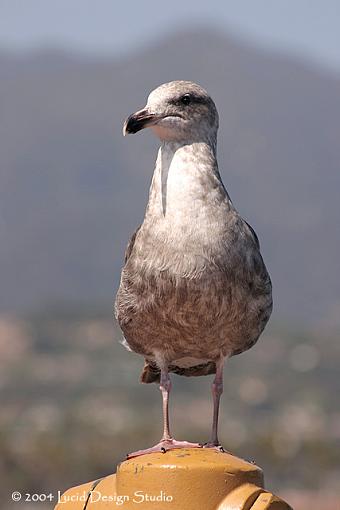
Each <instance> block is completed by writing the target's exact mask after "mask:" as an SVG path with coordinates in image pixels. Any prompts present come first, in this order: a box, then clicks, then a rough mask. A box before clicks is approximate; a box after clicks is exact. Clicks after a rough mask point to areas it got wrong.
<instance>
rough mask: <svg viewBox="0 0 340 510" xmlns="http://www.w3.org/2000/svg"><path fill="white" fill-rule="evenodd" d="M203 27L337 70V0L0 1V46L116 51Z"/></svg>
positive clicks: (339, 23) (339, 4)
mask: <svg viewBox="0 0 340 510" xmlns="http://www.w3.org/2000/svg"><path fill="white" fill-rule="evenodd" d="M202 24H207V25H208V26H215V27H217V28H219V29H220V30H221V31H224V32H226V33H231V34H236V35H238V36H239V37H241V38H243V39H245V40H246V41H249V42H250V43H251V44H253V43H255V44H258V45H261V46H264V47H266V48H270V49H274V50H275V49H278V50H281V51H285V52H288V53H293V54H297V55H300V56H302V57H307V58H308V59H309V60H311V61H315V62H316V63H319V64H322V65H323V66H326V67H331V68H334V69H337V70H340V28H339V27H340V1H339V0H225V1H222V0H209V1H206V2H199V1H197V0H196V1H194V0H187V1H186V2H183V1H179V0H168V1H164V0H163V1H162V0H144V1H143V0H140V1H136V0H130V1H125V2H121V1H115V0H97V1H95V0H0V47H2V48H9V49H16V50H22V49H24V50H26V49H30V48H31V47H36V46H38V47H39V46H46V45H48V46H58V47H63V48H72V49H76V50H80V51H84V52H90V53H111V54H115V55H120V54H122V53H123V52H129V51H131V50H134V49H135V48H137V47H140V46H143V45H147V44H149V43H150V42H152V41H153V40H155V39H157V38H158V37H159V36H161V35H162V34H166V33H169V32H171V31H173V30H174V29H176V28H179V27H181V28H183V27H192V26H195V25H202Z"/></svg>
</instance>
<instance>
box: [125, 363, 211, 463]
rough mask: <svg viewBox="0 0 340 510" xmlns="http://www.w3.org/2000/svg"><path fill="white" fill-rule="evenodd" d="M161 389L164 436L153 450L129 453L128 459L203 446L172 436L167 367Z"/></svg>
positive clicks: (162, 371)
mask: <svg viewBox="0 0 340 510" xmlns="http://www.w3.org/2000/svg"><path fill="white" fill-rule="evenodd" d="M159 389H160V390H161V393H162V400H163V436H162V439H161V440H160V442H159V443H157V444H155V446H152V447H151V448H146V449H145V450H138V451H137V452H133V453H129V454H128V455H127V458H128V459H131V458H132V457H138V456H139V455H145V454H147V453H154V452H162V453H165V452H166V451H167V450H172V449H174V448H201V447H202V445H200V444H199V443H190V442H189V441H177V440H176V439H174V438H173V437H172V436H171V434H170V424H169V395H170V391H171V380H170V376H169V372H168V368H167V366H164V367H163V368H162V369H161V378H160V385H159Z"/></svg>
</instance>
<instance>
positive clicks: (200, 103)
mask: <svg viewBox="0 0 340 510" xmlns="http://www.w3.org/2000/svg"><path fill="white" fill-rule="evenodd" d="M146 127H150V128H151V129H152V131H153V132H154V133H155V134H156V136H158V138H160V139H161V140H167V141H184V142H185V141H203V140H206V141H214V140H216V133H217V129H218V113H217V110H216V106H215V103H214V101H213V100H212V99H211V97H210V96H209V94H208V93H207V92H206V91H205V90H204V89H203V88H202V87H200V86H199V85H197V84H196V83H193V82H191V81H171V82H169V83H164V84H163V85H160V86H159V87H157V88H156V89H155V90H153V91H152V92H151V94H150V95H149V97H148V101H147V104H146V106H145V107H144V108H143V109H142V110H139V111H138V112H136V113H133V114H132V115H130V116H129V117H128V118H127V119H126V121H125V123H124V128H123V133H124V135H126V134H130V133H137V131H140V130H141V129H143V128H146Z"/></svg>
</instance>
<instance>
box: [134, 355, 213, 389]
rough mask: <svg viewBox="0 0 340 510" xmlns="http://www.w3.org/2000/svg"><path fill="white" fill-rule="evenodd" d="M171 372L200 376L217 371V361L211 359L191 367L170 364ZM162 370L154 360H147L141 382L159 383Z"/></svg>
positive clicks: (186, 375) (187, 375)
mask: <svg viewBox="0 0 340 510" xmlns="http://www.w3.org/2000/svg"><path fill="white" fill-rule="evenodd" d="M168 369H169V372H173V373H174V374H177V375H183V376H185V377H198V376H201V375H210V374H215V373H216V363H215V362H214V361H209V362H208V363H201V364H200V365H195V366H193V367H189V368H182V367H178V366H176V365H169V367H168ZM160 376H161V371H160V369H159V368H158V366H157V365H156V363H154V362H152V361H147V360H145V364H144V368H143V370H142V373H141V376H140V382H142V383H145V384H149V383H153V382H156V383H159V382H160Z"/></svg>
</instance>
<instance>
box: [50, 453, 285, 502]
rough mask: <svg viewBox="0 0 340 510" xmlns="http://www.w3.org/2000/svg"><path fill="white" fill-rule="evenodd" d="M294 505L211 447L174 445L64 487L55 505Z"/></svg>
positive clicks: (258, 473) (254, 471) (255, 471)
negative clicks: (113, 471) (94, 477)
mask: <svg viewBox="0 0 340 510" xmlns="http://www.w3.org/2000/svg"><path fill="white" fill-rule="evenodd" d="M119 507H121V508H122V509H123V510H139V509H142V510H153V509H154V510H269V509H270V510H292V509H291V507H290V506H289V505H288V504H287V503H285V502H284V501H283V500H281V499H280V498H278V497H276V496H274V495H273V494H271V493H270V492H268V491H267V490H265V489H264V486H263V473H262V470H261V469H260V468H259V467H258V466H256V465H255V464H252V463H250V462H247V461H245V460H243V459H240V458H238V457H236V456H234V455H231V454H229V453H222V452H218V451H216V450H213V449H205V448H200V449H174V450H169V451H167V452H166V453H152V454H148V455H142V456H140V457H135V458H132V459H129V460H126V461H123V462H121V463H120V464H119V465H118V467H117V473H116V474H112V475H109V476H107V477H104V478H102V479H100V480H97V481H96V482H90V483H87V484H84V485H80V486H78V487H73V488H72V489H69V490H68V491H66V492H65V493H64V494H63V495H62V496H61V499H60V502H59V504H58V505H57V506H56V507H55V509H56V510H71V509H72V510H104V508H105V509H106V510H111V509H112V510H113V509H117V508H119Z"/></svg>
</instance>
